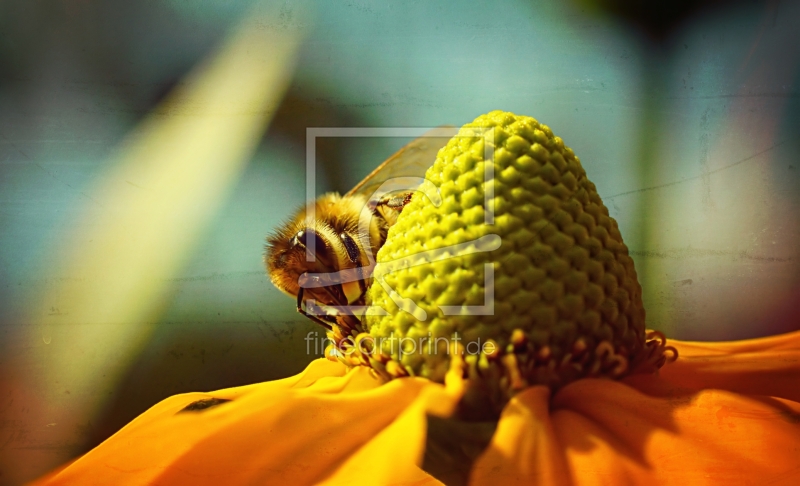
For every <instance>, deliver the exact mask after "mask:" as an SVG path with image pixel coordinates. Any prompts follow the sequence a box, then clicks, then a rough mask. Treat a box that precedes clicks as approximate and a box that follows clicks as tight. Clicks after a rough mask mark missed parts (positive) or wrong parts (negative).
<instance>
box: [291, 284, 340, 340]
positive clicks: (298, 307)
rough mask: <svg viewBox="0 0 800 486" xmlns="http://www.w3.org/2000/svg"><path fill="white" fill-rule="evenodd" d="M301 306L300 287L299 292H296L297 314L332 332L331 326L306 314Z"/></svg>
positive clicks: (301, 294)
mask: <svg viewBox="0 0 800 486" xmlns="http://www.w3.org/2000/svg"><path fill="white" fill-rule="evenodd" d="M303 304H304V302H303V288H302V287H300V291H299V292H297V312H299V313H300V314H303V315H304V316H306V317H308V318H309V319H311V320H312V321H314V322H316V323H317V324H319V325H320V326H322V327H324V328H325V329H327V330H329V331H331V330H333V326H332V325H331V324H329V323H327V322H325V321H323V320H322V319H320V318H319V317H318V316H316V315H315V314H311V313H309V312H306V309H305V307H304V305H303Z"/></svg>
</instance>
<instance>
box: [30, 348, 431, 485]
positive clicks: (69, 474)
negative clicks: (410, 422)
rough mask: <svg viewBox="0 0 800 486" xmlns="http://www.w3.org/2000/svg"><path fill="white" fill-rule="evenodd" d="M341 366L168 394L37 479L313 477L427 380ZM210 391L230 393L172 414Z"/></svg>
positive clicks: (269, 480) (273, 480) (382, 424)
mask: <svg viewBox="0 0 800 486" xmlns="http://www.w3.org/2000/svg"><path fill="white" fill-rule="evenodd" d="M334 364H335V363H334ZM340 371H341V370H340V369H339V368H338V367H336V366H334V367H331V366H329V365H326V364H324V363H320V362H319V361H317V362H315V363H312V365H310V366H309V368H308V369H307V370H306V372H304V373H303V374H301V375H298V376H296V377H292V378H290V379H287V380H280V381H278V382H271V383H264V384H261V385H253V386H248V387H242V388H237V389H230V390H222V391H220V392H215V393H210V394H200V393H198V394H186V395H179V396H176V397H171V398H168V399H167V400H164V401H163V402H161V403H159V404H158V405H156V406H154V407H153V408H151V409H150V410H148V411H147V412H145V413H144V414H142V415H141V416H140V417H138V418H137V419H136V420H134V421H133V422H131V423H130V424H128V425H127V426H126V427H125V428H123V429H122V430H120V431H119V432H118V433H117V434H115V435H114V436H112V437H111V438H110V439H108V440H107V441H105V442H104V443H103V444H101V445H100V446H98V447H96V448H95V449H94V450H92V451H90V452H89V453H87V454H86V455H84V456H83V457H81V458H79V459H78V460H76V461H75V462H73V463H72V464H70V465H69V466H67V467H66V468H64V469H63V470H62V471H60V472H59V473H58V474H56V475H54V476H50V477H48V478H47V479H46V482H43V483H40V484H48V485H50V484H52V485H56V484H120V485H133V484H151V483H154V482H157V483H163V484H193V485H202V484H221V483H224V484H253V483H258V484H286V483H287V482H289V481H290V482H291V483H292V484H312V483H315V482H317V481H318V480H320V479H322V478H324V477H325V476H327V475H328V474H330V471H332V470H335V469H336V468H337V467H338V466H339V465H340V464H342V463H344V462H345V461H346V460H347V458H348V457H350V456H351V455H352V454H354V453H356V452H357V451H359V450H360V449H361V448H362V447H363V446H364V444H367V443H368V442H370V441H372V440H373V439H374V438H375V437H376V436H377V435H378V434H379V433H380V432H381V431H382V430H383V429H385V428H386V427H387V426H388V425H389V424H391V423H392V422H393V421H395V419H396V418H397V416H399V415H400V414H401V413H402V412H403V411H404V410H405V409H406V407H408V406H409V405H410V404H411V403H413V402H414V401H415V400H416V399H417V397H418V395H419V393H420V391H421V390H423V389H424V388H425V387H427V386H434V385H432V384H431V383H430V382H428V381H426V380H421V379H403V380H395V381H393V382H391V383H388V384H386V385H385V386H380V387H377V385H378V383H377V382H376V381H375V380H373V379H372V378H371V377H369V373H368V371H367V370H366V369H356V370H353V371H351V372H349V373H348V374H347V375H345V376H343V377H336V376H329V375H330V374H331V373H339V372H340ZM370 386H371V387H372V388H374V389H371V390H367V391H363V390H365V389H366V388H370ZM435 386H437V387H439V388H442V387H441V386H440V385H435ZM376 387H377V388H376ZM208 397H216V398H233V401H231V402H229V403H224V404H222V405H219V406H217V407H214V408H211V409H208V410H205V411H202V412H185V413H177V414H176V412H177V411H179V410H181V409H182V408H183V407H185V406H186V405H187V404H188V403H191V402H193V401H195V400H197V399H198V398H208ZM422 430H424V429H422ZM421 433H424V432H421Z"/></svg>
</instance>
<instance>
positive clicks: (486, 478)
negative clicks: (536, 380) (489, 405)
mask: <svg viewBox="0 0 800 486" xmlns="http://www.w3.org/2000/svg"><path fill="white" fill-rule="evenodd" d="M549 398H550V390H549V388H547V387H544V386H536V387H532V388H529V389H527V390H525V391H524V392H522V393H520V394H519V395H517V396H516V397H514V398H512V399H511V401H510V402H509V403H508V405H506V407H505V409H504V410H503V412H502V414H501V416H500V422H499V423H498V426H497V430H496V432H495V434H494V437H492V441H491V443H490V444H489V447H488V448H487V449H486V451H485V452H484V453H483V454H482V455H481V457H480V458H479V459H478V460H477V461H476V462H475V465H474V466H473V469H472V474H471V484H475V485H492V486H496V485H497V484H509V485H510V484H536V485H569V484H571V480H570V476H569V472H568V469H567V467H566V466H567V463H566V461H565V457H564V453H563V450H562V448H561V445H560V444H559V439H558V437H557V436H556V434H555V431H554V429H553V425H552V422H551V420H550V413H549V411H548V400H549Z"/></svg>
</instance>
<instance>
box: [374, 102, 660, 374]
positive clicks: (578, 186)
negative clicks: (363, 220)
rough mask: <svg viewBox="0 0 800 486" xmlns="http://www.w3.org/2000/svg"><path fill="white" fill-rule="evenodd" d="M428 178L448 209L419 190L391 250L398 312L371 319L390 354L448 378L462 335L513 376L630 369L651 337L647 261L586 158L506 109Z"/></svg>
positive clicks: (464, 137)
mask: <svg viewBox="0 0 800 486" xmlns="http://www.w3.org/2000/svg"><path fill="white" fill-rule="evenodd" d="M489 129H491V130H489ZM487 164H488V166H489V167H488V169H489V170H487ZM426 178H427V179H428V180H430V181H431V182H432V183H433V184H434V185H436V186H437V187H438V188H439V190H440V195H441V204H440V205H438V206H436V205H435V204H434V203H433V202H432V201H431V199H429V198H428V197H426V196H425V195H423V194H422V193H419V192H418V193H415V195H414V197H413V198H412V200H411V202H410V203H409V204H408V205H407V206H406V207H405V209H404V210H403V212H402V214H401V216H400V218H399V219H398V221H397V224H396V225H395V226H393V227H392V228H391V229H390V231H389V236H388V239H387V241H386V244H385V245H384V246H383V247H382V248H381V250H380V251H379V252H378V255H377V261H378V267H377V268H376V272H375V277H376V278H375V281H374V282H373V284H372V286H371V287H370V289H369V293H368V295H367V300H368V302H369V303H371V304H372V305H375V306H380V307H383V308H384V309H385V310H387V311H388V315H385V316H378V315H369V316H366V318H365V324H366V326H365V327H366V329H367V332H368V333H369V334H370V335H371V336H372V337H373V339H375V340H376V342H378V343H380V344H379V348H380V351H381V352H382V353H383V355H384V357H389V358H391V360H392V361H396V362H399V363H400V364H402V365H403V368H405V369H406V370H407V371H408V372H409V373H411V374H414V375H418V376H424V377H428V378H430V379H433V380H437V381H441V380H442V379H443V377H444V375H445V373H446V371H447V369H448V364H449V361H450V354H449V352H450V351H451V350H452V343H453V342H454V341H455V342H457V343H459V345H460V346H462V347H463V348H462V349H463V351H464V352H465V357H466V361H467V362H468V363H470V366H471V368H472V371H473V372H474V371H475V370H477V373H478V375H481V374H484V375H485V374H491V373H492V372H491V369H492V367H493V365H492V363H493V362H494V363H500V364H499V365H498V367H499V369H502V370H506V372H500V375H498V376H500V378H499V379H503V380H506V382H509V381H511V382H513V381H515V380H517V381H519V380H522V381H523V382H524V383H526V384H533V383H546V384H556V385H558V384H563V383H564V382H567V381H570V380H572V379H575V378H577V377H580V376H586V375H614V374H618V373H620V372H622V371H624V370H621V369H620V367H624V365H623V364H620V363H621V361H624V364H625V365H626V364H627V363H628V361H629V360H630V359H631V358H632V357H634V355H635V354H636V353H637V352H639V351H640V350H642V348H643V346H644V343H645V328H644V317H645V312H644V308H643V306H642V291H641V287H640V286H639V283H638V282H637V280H636V271H635V270H634V266H633V260H632V259H631V257H630V256H628V248H627V247H626V246H625V244H624V243H623V242H622V236H621V235H620V232H619V229H618V228H617V223H616V221H614V219H613V218H611V217H610V216H609V215H608V209H606V207H605V206H604V205H603V202H602V201H601V200H600V196H599V195H598V194H597V189H596V188H595V185H594V184H593V183H592V182H591V181H589V179H588V178H587V177H586V172H585V171H584V169H583V167H582V166H581V163H580V161H579V160H578V157H576V156H575V154H574V153H573V152H572V150H571V149H569V148H568V147H566V146H564V142H563V141H562V140H561V139H560V138H559V137H556V136H554V135H553V133H552V132H551V131H550V128H548V127H547V126H545V125H542V124H540V123H538V122H537V121H536V120H535V119H533V118H530V117H526V116H517V115H514V114H511V113H505V112H500V111H495V112H491V113H489V114H487V115H483V116H480V117H478V118H477V119H475V121H474V122H472V123H470V124H468V125H465V126H464V127H463V128H462V129H461V130H460V132H459V134H458V135H457V136H456V137H454V138H453V139H451V140H450V141H449V143H448V144H447V146H446V147H444V148H443V149H442V150H441V151H440V152H439V154H438V156H437V158H436V161H435V162H434V163H433V166H432V167H431V168H430V169H429V170H428V172H427V174H426ZM487 218H488V219H487ZM492 235H497V237H499V238H497V237H494V236H492ZM498 245H499V248H498ZM491 248H496V249H491ZM487 250H490V251H487ZM487 270H488V272H489V275H488V277H487ZM395 293H396V294H395ZM401 299H408V300H407V301H406V300H401ZM396 301H397V302H400V305H399V307H398V304H397V303H396ZM409 302H411V303H413V304H409ZM423 314H424V315H425V320H418V319H417V317H422V316H423ZM415 315H416V316H417V317H415ZM404 338H405V339H404ZM487 342H490V343H491V344H489V348H487V347H486V346H487ZM503 357H505V358H508V359H510V360H511V361H513V363H512V365H513V367H515V368H516V369H517V371H518V372H519V376H510V375H514V374H515V373H517V372H509V371H508V370H509V369H510V368H509V365H508V359H506V360H505V361H504V360H503ZM610 357H616V358H618V361H616V362H614V361H613V360H612V361H609V359H608V358H610ZM620 360H621V361H620ZM503 363H505V364H503ZM509 373H510V375H509Z"/></svg>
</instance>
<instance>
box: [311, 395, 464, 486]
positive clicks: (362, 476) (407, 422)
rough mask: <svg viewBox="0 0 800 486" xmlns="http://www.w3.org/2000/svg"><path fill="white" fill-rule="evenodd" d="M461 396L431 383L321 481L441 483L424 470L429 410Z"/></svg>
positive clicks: (327, 482)
mask: <svg viewBox="0 0 800 486" xmlns="http://www.w3.org/2000/svg"><path fill="white" fill-rule="evenodd" d="M458 398H459V397H453V396H448V395H447V394H446V393H445V392H444V390H443V388H442V387H441V386H440V385H436V384H433V383H430V384H429V385H428V387H427V388H426V389H425V390H423V391H422V392H421V393H420V394H419V397H418V398H417V400H416V401H415V402H414V403H413V404H412V405H411V406H409V407H408V408H407V409H406V410H405V411H404V412H403V413H402V415H400V417H399V418H398V419H397V420H395V421H394V423H392V424H391V425H389V426H388V427H387V428H385V429H384V430H382V431H381V432H380V433H379V434H378V435H377V436H376V437H375V438H374V439H373V440H371V441H369V442H368V443H366V444H365V445H364V446H363V447H361V449H359V450H358V451H357V452H356V453H354V454H353V455H351V456H350V457H349V458H348V459H347V461H346V462H344V463H343V464H342V465H340V466H339V468H338V469H337V470H336V471H335V472H334V473H333V474H332V475H331V476H330V477H329V478H327V479H326V480H325V481H323V482H322V483H320V484H325V485H333V484H347V483H355V482H359V480H361V481H363V482H365V483H368V484H385V485H400V484H402V485H440V484H442V483H441V482H439V481H438V480H437V479H435V478H433V477H432V476H430V475H429V474H428V473H426V472H425V471H423V470H422V469H420V467H419V465H420V464H421V463H422V457H423V455H424V453H425V436H426V431H427V418H426V413H427V412H428V411H429V409H430V408H432V407H433V408H438V407H440V406H441V404H442V402H449V403H452V405H455V403H456V402H457V401H458Z"/></svg>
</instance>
